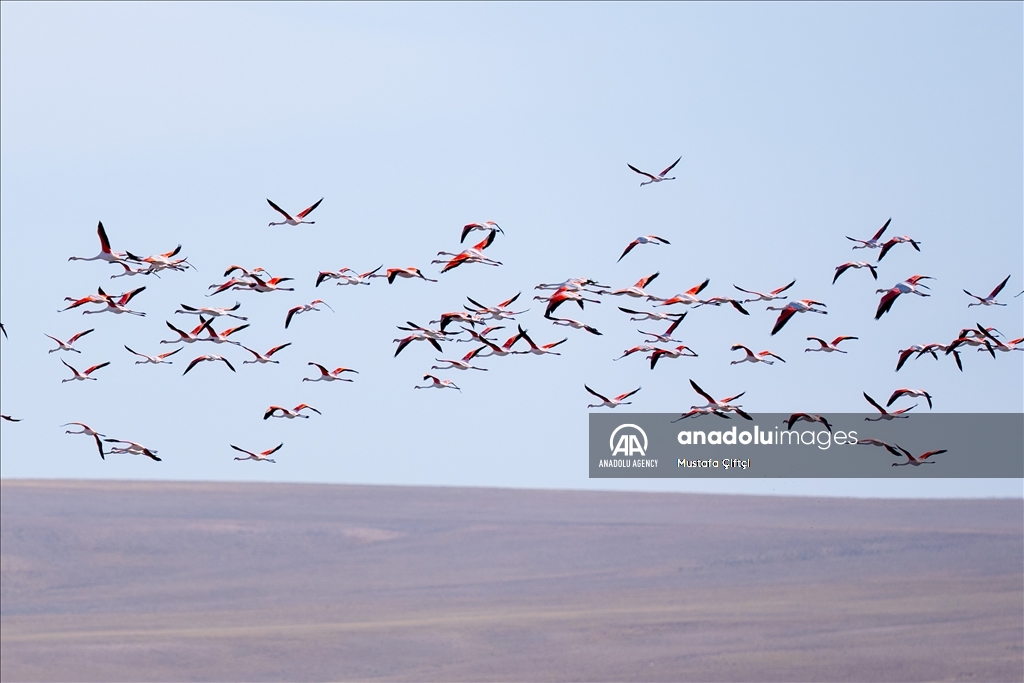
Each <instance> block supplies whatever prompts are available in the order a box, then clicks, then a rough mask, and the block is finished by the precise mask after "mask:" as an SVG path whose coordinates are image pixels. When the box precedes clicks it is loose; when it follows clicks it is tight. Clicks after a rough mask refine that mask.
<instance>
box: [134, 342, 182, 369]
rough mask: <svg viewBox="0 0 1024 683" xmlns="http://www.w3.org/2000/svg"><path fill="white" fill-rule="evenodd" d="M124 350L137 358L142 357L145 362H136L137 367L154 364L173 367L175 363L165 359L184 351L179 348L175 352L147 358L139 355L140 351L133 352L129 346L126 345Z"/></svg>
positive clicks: (142, 354) (144, 355) (141, 354)
mask: <svg viewBox="0 0 1024 683" xmlns="http://www.w3.org/2000/svg"><path fill="white" fill-rule="evenodd" d="M124 348H126V349H128V352H129V353H132V354H135V355H136V356H140V357H141V358H143V359H144V360H137V361H135V364H136V365H145V364H146V363H152V364H153V365H173V363H171V361H169V360H165V359H166V358H169V357H170V356H173V355H174V354H176V353H177V352H178V351H181V349H182V347H178V348H176V349H174V350H173V351H168V352H167V353H161V354H160V355H158V356H147V355H146V354H144V353H139V352H138V351H132V350H131V349H129V348H128V345H127V344H125V347H124Z"/></svg>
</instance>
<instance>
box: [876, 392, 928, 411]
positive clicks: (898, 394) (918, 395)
mask: <svg viewBox="0 0 1024 683" xmlns="http://www.w3.org/2000/svg"><path fill="white" fill-rule="evenodd" d="M901 396H913V397H914V398H921V397H924V398H925V399H927V401H928V410H931V409H932V395H931V394H929V393H928V392H927V391H925V390H924V389H897V390H896V391H894V392H892V396H890V397H889V400H888V401H887V402H886V404H885V407H886V408H888V407H889V406H891V405H892V404H893V403H895V402H896V399H898V398H899V397H901Z"/></svg>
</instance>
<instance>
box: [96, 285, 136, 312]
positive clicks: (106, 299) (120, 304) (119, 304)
mask: <svg viewBox="0 0 1024 683" xmlns="http://www.w3.org/2000/svg"><path fill="white" fill-rule="evenodd" d="M144 289H146V288H145V287H139V288H138V289H133V290H132V291H130V292H128V293H126V294H122V295H121V296H120V297H117V298H116V299H115V298H114V297H112V296H109V295H107V294H106V293H105V292H104V291H103V288H102V287H99V288H97V290H96V291H97V292H98V293H99V295H100V296H101V297H103V303H104V304H106V307H105V308H101V309H99V310H98V311H82V315H85V314H86V313H107V312H110V313H116V314H118V315H120V314H121V313H128V314H130V315H140V316H144V315H146V314H145V313H142V312H140V311H130V310H128V308H127V305H128V302H129V301H131V300H132V299H133V298H134V297H135V295H136V294H138V293H139V292H141V291H143V290H144Z"/></svg>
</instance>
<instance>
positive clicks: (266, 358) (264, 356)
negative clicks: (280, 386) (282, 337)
mask: <svg viewBox="0 0 1024 683" xmlns="http://www.w3.org/2000/svg"><path fill="white" fill-rule="evenodd" d="M291 345H292V343H291V342H288V343H287V344H281V345H280V346H275V347H274V348H272V349H270V350H269V351H267V352H266V353H258V352H257V351H253V350H252V349H250V348H249V347H248V346H245V345H241V346H242V348H243V349H245V350H246V351H248V352H249V353H251V354H252V355H253V356H254V357H255V358H254V360H243V361H242V365H247V364H249V363H259V364H260V365H263V364H264V363H278V364H280V362H281V361H279V360H274V359H272V358H271V356H273V355H274V354H275V353H277V352H278V351H280V350H281V349H283V348H285V347H286V346H291Z"/></svg>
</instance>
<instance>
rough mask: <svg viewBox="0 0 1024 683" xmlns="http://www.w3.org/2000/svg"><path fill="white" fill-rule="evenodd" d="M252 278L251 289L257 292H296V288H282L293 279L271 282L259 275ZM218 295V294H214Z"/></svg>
mask: <svg viewBox="0 0 1024 683" xmlns="http://www.w3.org/2000/svg"><path fill="white" fill-rule="evenodd" d="M249 277H250V278H252V284H251V285H250V287H249V288H250V289H252V290H253V291H256V292H294V291H295V288H294V287H281V286H280V285H281V283H282V282H288V281H289V280H294V279H295V278H293V277H272V278H270V279H269V280H263V279H262V278H260V277H259V276H257V275H250V276H249ZM214 294H216V292H214Z"/></svg>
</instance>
